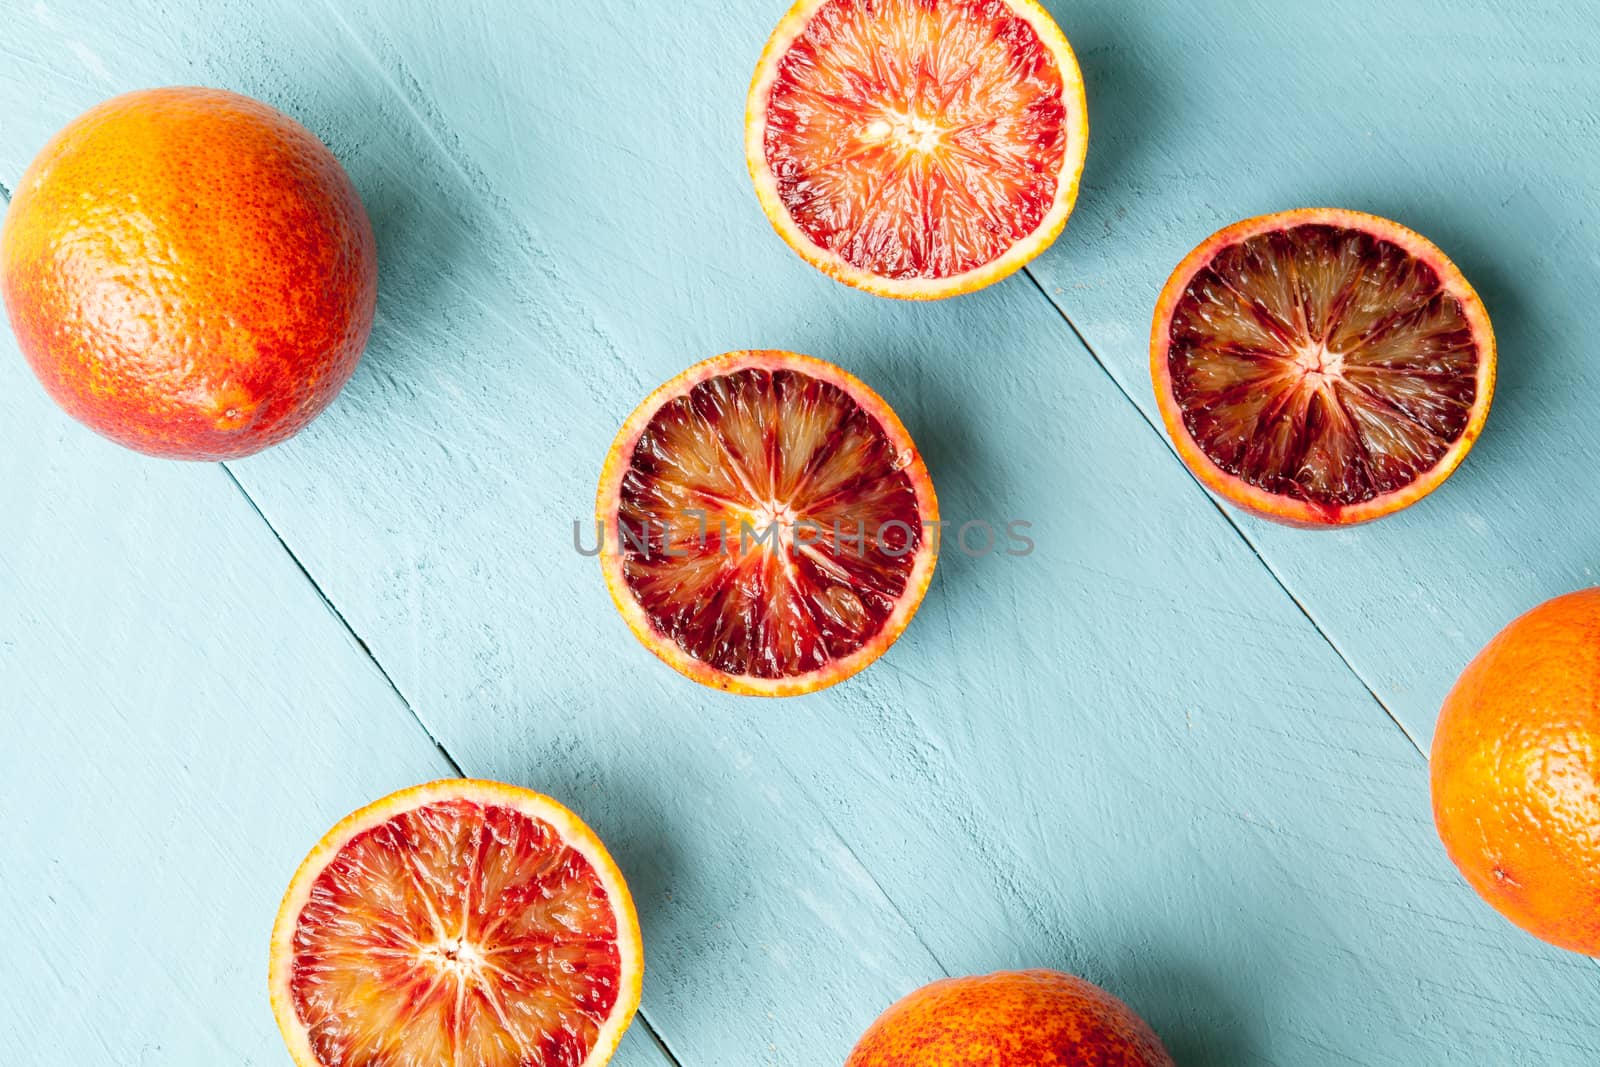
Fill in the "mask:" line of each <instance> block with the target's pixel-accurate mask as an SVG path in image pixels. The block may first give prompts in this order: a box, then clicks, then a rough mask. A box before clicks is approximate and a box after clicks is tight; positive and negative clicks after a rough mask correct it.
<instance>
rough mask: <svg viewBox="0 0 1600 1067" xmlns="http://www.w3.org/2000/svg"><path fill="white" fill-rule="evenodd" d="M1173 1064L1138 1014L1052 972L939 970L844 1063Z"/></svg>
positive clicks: (901, 1066)
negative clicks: (942, 975) (942, 974)
mask: <svg viewBox="0 0 1600 1067" xmlns="http://www.w3.org/2000/svg"><path fill="white" fill-rule="evenodd" d="M1002 1064H1003V1065H1004V1067H1174V1065H1173V1062H1172V1057H1171V1056H1169V1055H1168V1054H1167V1050H1166V1049H1165V1048H1164V1047H1162V1044H1161V1041H1160V1039H1159V1038H1157V1037H1156V1035H1155V1033H1154V1032H1152V1031H1151V1029H1150V1027H1149V1026H1147V1025H1146V1024H1145V1022H1144V1020H1143V1019H1141V1018H1139V1016H1137V1015H1135V1014H1134V1013H1133V1011H1132V1010H1131V1009H1130V1008H1129V1007H1128V1006H1127V1005H1126V1004H1124V1003H1122V1001H1120V1000H1118V999H1117V998H1116V997H1114V996H1112V995H1111V994H1110V993H1107V992H1106V991H1105V990H1103V989H1101V988H1099V987H1098V986H1095V985H1091V984H1090V983H1088V982H1085V981H1084V980H1083V979H1081V978H1074V977H1072V976H1071V975H1069V974H1062V973H1061V972H1059V971H1042V970H1041V971H1003V972H1001V973H998V974H991V975H988V976H986V977H980V978H946V979H944V980H942V981H938V982H934V983H932V984H931V985H926V986H923V987H922V988H921V989H919V990H917V991H916V992H914V993H912V994H911V995H910V996H908V997H906V998H905V999H903V1000H901V1001H900V1002H899V1003H897V1004H895V1005H894V1006H893V1007H891V1008H890V1009H889V1010H888V1011H886V1012H884V1013H883V1015H882V1016H880V1017H879V1018H878V1021H877V1022H875V1023H873V1024H872V1026H871V1027H870V1028H868V1030H867V1032H866V1033H865V1034H864V1035H862V1038H861V1041H860V1042H859V1043H858V1044H857V1045H856V1047H855V1050H854V1051H853V1052H851V1053H850V1058H849V1059H848V1060H846V1061H845V1067H997V1065H1002Z"/></svg>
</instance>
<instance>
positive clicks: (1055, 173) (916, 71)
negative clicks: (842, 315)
mask: <svg viewBox="0 0 1600 1067" xmlns="http://www.w3.org/2000/svg"><path fill="white" fill-rule="evenodd" d="M1088 144H1089V119H1088V107H1087V104H1086V102H1085V100H1084V93H1083V76H1082V74H1081V73H1080V71H1079V70H1078V61H1077V59H1076V58H1075V57H1074V56H1073V54H1072V47H1071V46H1070V45H1069V44H1068V43H1067V39H1066V37H1065V36H1063V35H1062V33H1061V29H1060V27H1058V26H1057V25H1056V24H1055V22H1054V20H1052V19H1051V18H1050V15H1049V13H1048V12H1047V11H1045V10H1044V8H1042V7H1040V6H1039V4H1038V3H1036V2H1035V0H800V2H799V3H797V4H796V5H795V6H794V8H793V9H791V10H790V12H789V14H788V15H787V16H786V17H785V18H784V19H783V21H782V22H781V23H779V25H778V28H777V30H775V31H774V32H773V34H772V38H771V40H769V41H768V42H767V47H766V51H765V52H764V53H763V54H762V56H761V62H760V64H759V65H758V66H757V69H756V75H755V80H754V82H753V84H752V85H751V87H750V98H749V103H748V106H747V109H746V112H745V157H746V160H747V162H748V163H749V165H750V174H751V176H752V177H753V178H754V179H755V185H756V192H757V194H758V195H759V197H760V199H761V205H762V207H763V209H764V210H765V211H766V213H767V217H768V218H769V219H770V220H771V221H772V224H773V226H775V227H776V228H777V230H778V233H780V234H781V235H782V236H783V239H784V240H785V241H787V242H788V243H789V245H790V246H791V247H792V248H794V249H795V251H797V252H799V253H800V255H801V256H803V257H804V258H805V259H806V260H807V261H808V262H810V263H811V264H812V265H813V266H815V267H817V268H818V269H819V270H822V271H823V272H825V273H827V274H830V275H832V276H833V277H835V278H837V279H839V280H840V281H843V282H846V283H848V284H850V285H854V286H857V287H858V288H862V289H866V290H869V291H870V292H874V293H877V294H879V295H880V296H893V297H903V298H907V299H915V300H929V299H936V298H938V297H945V296H952V295H955V294H957V293H965V292H969V291H971V290H973V289H978V288H981V287H982V286H985V285H988V284H990V283H991V282H994V281H997V280H998V279H1000V278H1003V277H1005V276H1006V275H1008V274H1010V273H1012V272H1013V271H1015V270H1017V269H1018V268H1020V267H1021V266H1022V265H1023V264H1024V263H1026V262H1028V260H1030V259H1032V258H1033V257H1034V256H1036V255H1038V254H1039V253H1040V252H1041V251H1043V250H1044V248H1045V247H1046V246H1048V245H1049V244H1050V242H1051V241H1053V240H1055V238H1056V235H1057V234H1059V233H1060V232H1061V227H1062V226H1063V225H1065V224H1066V221H1067V216H1068V215H1069V214H1071V213H1072V206H1073V203H1074V202H1075V201H1076V200H1077V196H1078V178H1079V176H1080V175H1081V174H1082V173H1083V160H1084V154H1085V152H1086V151H1087V148H1088Z"/></svg>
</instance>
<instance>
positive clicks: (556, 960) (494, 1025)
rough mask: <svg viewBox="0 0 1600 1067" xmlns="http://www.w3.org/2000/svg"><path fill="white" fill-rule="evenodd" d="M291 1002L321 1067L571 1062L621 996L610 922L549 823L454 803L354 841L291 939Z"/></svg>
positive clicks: (574, 1066)
mask: <svg viewBox="0 0 1600 1067" xmlns="http://www.w3.org/2000/svg"><path fill="white" fill-rule="evenodd" d="M293 966H294V969H293V977H292V980H291V991H292V994H293V1000H294V1007H295V1011H296V1013H297V1015H298V1016H299V1019H300V1022H301V1023H302V1024H303V1025H304V1026H305V1027H306V1029H307V1031H308V1032H309V1034H310V1037H311V1046H312V1048H313V1050H314V1051H315V1053H316V1056H317V1060H318V1062H319V1063H322V1064H326V1065H327V1067H439V1065H444V1064H461V1065H465V1064H472V1065H473V1067H501V1065H504V1067H578V1065H580V1064H582V1063H583V1061H584V1059H585V1058H586V1057H587V1055H588V1053H589V1050H590V1049H591V1048H593V1047H594V1044H595V1040H596V1038H597V1036H598V1034H599V1030H600V1027H601V1026H602V1025H603V1024H604V1022H605V1021H606V1018H607V1016H608V1015H609V1013H610V1011H611V1009H612V1007H613V1005H615V1003H616V1001H617V997H618V994H619V979H620V973H621V956H620V953H619V950H618V948H617V923H616V917H615V915H614V913H613V910H612V906H611V902H610V901H609V900H608V899H607V896H606V893H605V889H604V887H603V886H602V885H601V883H600V880H599V878H598V876H597V875H596V873H595V870H594V868H593V867H592V865H591V864H590V863H589V861H588V860H587V859H586V858H585V857H584V856H582V855H581V854H580V853H578V852H576V851H575V850H573V849H571V848H569V847H568V846H567V845H566V844H565V843H563V841H562V840H561V838H560V836H559V835H558V834H557V833H556V831H555V830H554V829H552V828H551V827H550V826H549V825H548V824H546V823H544V822H542V821H540V820H538V819H535V818H532V817H530V816H528V815H525V814H523V813H521V812H518V811H515V810H513V809H511V808H506V807H498V806H486V805H482V804H477V803H474V802H471V801H467V800H449V801H441V802H439V803H434V804H429V805H425V806H423V807H421V808H417V809H415V810H412V811H409V812H405V813H403V814H401V815H397V816H395V817H394V818H393V819H390V820H389V821H388V822H386V823H383V824H381V825H379V826H376V827H374V828H373V829H371V830H368V831H366V832H364V833H361V834H359V835H357V836H356V837H354V838H352V839H351V840H350V841H349V842H348V843H347V844H346V845H345V846H344V847H343V848H342V849H341V850H340V851H339V854H338V855H337V856H336V857H335V858H334V859H333V861H332V862H331V863H329V865H328V866H327V868H326V869H324V870H323V871H322V872H321V874H319V875H318V877H317V879H316V882H315V883H314V884H313V886H312V889H311V897H310V900H309V901H308V903H307V904H306V906H305V908H304V909H303V910H302V912H301V914H300V919H299V924H298V926H297V928H296V930H295V936H294V965H293Z"/></svg>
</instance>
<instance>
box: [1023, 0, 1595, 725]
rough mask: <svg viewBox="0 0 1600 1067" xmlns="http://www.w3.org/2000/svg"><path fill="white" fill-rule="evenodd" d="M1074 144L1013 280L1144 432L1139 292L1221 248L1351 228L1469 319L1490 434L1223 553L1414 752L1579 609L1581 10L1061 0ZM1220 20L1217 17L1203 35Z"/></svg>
mask: <svg viewBox="0 0 1600 1067" xmlns="http://www.w3.org/2000/svg"><path fill="white" fill-rule="evenodd" d="M1057 11H1058V13H1059V14H1060V17H1061V21H1062V24H1063V27H1064V28H1065V29H1066V31H1067V33H1068V34H1069V35H1070V36H1071V38H1072V40H1073V41H1074V42H1075V44H1076V45H1077V46H1078V47H1079V48H1080V53H1081V55H1082V56H1083V60H1084V65H1085V68H1086V76H1087V78H1088V80H1089V90H1090V93H1091V103H1090V110H1091V117H1092V118H1093V120H1094V123H1095V135H1096V136H1095V140H1094V142H1093V147H1092V148H1091V150H1090V158H1089V163H1088V167H1087V169H1086V173H1085V175H1084V183H1085V189H1084V195H1083V198H1082V199H1081V200H1080V201H1079V203H1080V208H1079V211H1078V212H1077V214H1076V217H1075V218H1074V219H1073V220H1072V223H1071V225H1070V227H1069V229H1068V230H1067V233H1066V236H1065V237H1064V238H1063V239H1062V240H1061V241H1059V242H1058V243H1057V244H1056V245H1055V246H1054V247H1053V248H1052V249H1051V250H1050V251H1049V252H1047V253H1046V254H1045V255H1044V256H1041V257H1040V258H1039V259H1038V260H1037V261H1035V263H1034V265H1033V268H1032V270H1033V273H1034V274H1035V276H1036V277H1037V278H1038V279H1039V281H1040V282H1041V283H1042V284H1043V285H1044V287H1045V288H1046V289H1047V290H1048V291H1049V292H1050V293H1051V295H1052V296H1053V297H1054V299H1055V300H1056V302H1057V303H1058V304H1059V305H1060V307H1061V308H1062V310H1063V312H1064V313H1065V314H1066V315H1067V316H1069V317H1070V318H1071V320H1072V322H1073V323H1074V324H1075V325H1076V326H1077V327H1078V329H1079V330H1080V331H1081V332H1082V334H1083V336H1084V337H1085V338H1086V339H1087V341H1088V343H1089V345H1090V346H1091V347H1092V348H1093V349H1094V351H1095V354H1096V355H1097V356H1098V357H1099V358H1100V359H1101V360H1102V361H1103V362H1104V363H1105V364H1106V366H1107V367H1108V369H1109V370H1110V372H1111V374H1112V375H1113V377H1115V378H1116V380H1117V384H1118V385H1119V386H1120V387H1121V388H1122V389H1123V390H1124V391H1125V392H1126V393H1127V394H1128V395H1129V396H1130V397H1131V398H1132V399H1133V400H1134V401H1135V402H1136V403H1137V404H1138V405H1139V407H1140V409H1141V410H1142V411H1144V412H1145V413H1146V415H1147V417H1149V418H1151V419H1153V420H1155V421H1156V422H1157V423H1158V424H1159V416H1158V415H1157V414H1156V411H1155V400H1154V397H1153V395H1152V392H1151V388H1150V373H1149V328H1150V317H1151V311H1152V309H1153V308H1154V306H1155V300H1156V294H1157V292H1158V291H1159V289H1160V287H1161V286H1162V284H1163V283H1164V282H1165V281H1166V277H1167V273H1168V272H1169V271H1170V270H1171V269H1172V267H1173V266H1174V265H1175V264H1176V263H1177V262H1178V260H1179V259H1180V258H1182V257H1183V256H1184V255H1185V254H1186V253H1187V252H1188V251H1189V249H1190V248H1192V247H1193V246H1194V245H1196V244H1198V243H1199V242H1200V241H1201V240H1202V239H1203V238H1205V237H1206V236H1207V235H1209V234H1210V233H1211V232H1212V231H1214V230H1216V229H1218V228H1220V227H1221V226H1223V225H1225V224H1227V223H1229V222H1232V221H1234V220H1235V219H1239V218H1245V217H1248V216H1251V215H1257V214H1261V213H1263V212H1267V211H1277V210H1281V209H1284V208H1291V207H1306V206H1321V205H1324V204H1327V205H1333V206H1338V207H1350V208H1357V209H1360V210H1365V211H1372V212H1375V213H1377V214H1380V215H1386V216H1388V217H1390V218H1394V219H1397V220H1399V221H1400V222H1403V223H1405V224H1407V225H1409V226H1411V227H1412V228H1413V229H1416V230H1418V231H1420V232H1422V233H1424V234H1426V235H1427V236H1428V237H1430V238H1431V239H1433V240H1434V241H1435V242H1437V243H1438V244H1439V245H1440V247H1442V248H1443V249H1444V250H1445V252H1446V253H1447V254H1448V255H1450V256H1451V257H1452V258H1453V259H1454V260H1455V262H1456V264H1457V265H1458V266H1460V267H1461V269H1462V270H1463V272H1465V273H1466V275H1467V277H1468V278H1469V280H1470V281H1471V282H1472V283H1473V285H1474V287H1476V288H1477V289H1478V291H1479V293H1480V295H1481V296H1482V297H1483V299H1484V302H1485V304H1486V306H1487V308H1488V311H1489V315H1490V317H1491V318H1492V320H1493V322H1494V325H1495V332H1496V335H1497V339H1498V342H1499V348H1500V380H1499V385H1498V388H1497V391H1496V398H1495V408H1494V410H1493V412H1492V413H1491V414H1490V417H1489V424H1488V427H1487V428H1486V430H1485V431H1484V437H1483V439H1482V440H1481V441H1480V442H1479V443H1478V445H1477V447H1476V448H1474V450H1473V452H1472V455H1471V456H1470V457H1469V458H1468V460H1467V462H1466V463H1465V465H1464V466H1463V467H1462V469H1461V470H1460V471H1458V472H1457V476H1455V477H1452V478H1451V480H1450V482H1449V483H1448V484H1447V485H1446V486H1445V487H1444V488H1443V489H1442V490H1440V491H1439V492H1438V493H1436V494H1435V495H1434V496H1433V497H1431V498H1430V499H1428V500H1427V501H1425V502H1424V503H1423V504H1421V505H1420V506H1418V507H1415V508H1413V509H1411V510H1410V511H1408V512H1405V513H1403V514H1401V515H1398V516H1396V517H1394V518H1392V519H1390V520H1387V521H1384V522H1380V523H1376V524H1374V525H1371V526H1367V527H1363V528H1361V529H1358V530H1352V531H1348V532H1342V533H1338V534H1335V535H1333V536H1331V537H1307V536H1304V535H1302V534H1301V533H1299V532H1296V531H1289V530H1284V529H1280V528H1277V527H1275V526H1272V525H1271V524H1268V523H1264V522H1261V521H1259V520H1253V519H1250V518H1247V517H1243V516H1235V521H1237V522H1238V524H1239V526H1240V528H1241V531H1242V533H1243V535H1244V536H1245V537H1246V538H1247V539H1248V540H1249V541H1250V543H1251V544H1252V545H1253V546H1254V547H1255V548H1256V549H1257V551H1259V552H1260V553H1261V554H1262V556H1263V557H1264V559H1265V560H1266V562H1267V563H1268V565H1269V566H1271V568H1272V569H1273V571H1274V572H1275V573H1276V574H1277V575H1278V576H1279V577H1280V578H1281V579H1282V581H1283V582H1284V584H1285V585H1286V587H1287V588H1288V589H1289V591H1290V592H1291V593H1292V594H1293V595H1294V596H1295V597H1296V598H1297V599H1298V600H1299V601H1300V602H1301V603H1302V604H1304V605H1305V608H1306V610H1307V611H1308V612H1309V613H1310V614H1311V616H1312V617H1313V618H1314V619H1316V621H1317V624H1318V625H1319V626H1320V627H1321V628H1322V630H1323V631H1324V632H1325V633H1326V634H1327V635H1328V638H1329V640H1330V641H1332V642H1333V644H1335V645H1336V646H1337V647H1338V648H1339V649H1340V651H1341V653H1342V654H1343V655H1344V656H1345V657H1346V658H1347V659H1348V660H1349V661H1350V663H1351V664H1352V665H1353V667H1354V668H1355V670H1356V671H1357V672H1358V673H1359V674H1360V675H1361V677H1362V679H1363V680H1364V681H1365V683H1366V684H1367V685H1368V686H1369V687H1370V688H1371V689H1372V690H1373V692H1374V693H1375V694H1376V695H1377V696H1378V698H1379V699H1380V700H1382V701H1383V703H1384V705H1385V706H1386V707H1387V708H1388V709H1389V710H1390V711H1391V712H1392V713H1393V714H1394V715H1395V717H1396V718H1397V719H1398V720H1399V721H1400V722H1401V723H1402V724H1404V727H1405V729H1406V731H1407V733H1409V734H1410V735H1411V736H1412V737H1413V738H1414V739H1415V740H1416V742H1417V744H1418V745H1419V746H1421V747H1422V748H1423V749H1424V750H1425V749H1426V748H1427V746H1428V745H1429V744H1430V743H1431V740H1432V736H1433V721H1434V717H1435V716H1436V715H1437V713H1438V710H1439V704H1440V701H1441V699H1442V698H1443V695H1444V693H1445V692H1447V691H1448V689H1449V687H1450V684H1451V683H1452V682H1453V681H1454V680H1455V676H1456V673H1457V672H1458V671H1459V670H1460V668H1461V666H1462V665H1463V664H1465V663H1466V662H1467V661H1468V660H1469V659H1471V658H1472V656H1473V655H1474V654H1475V653H1476V652H1477V650H1478V649H1479V648H1481V647H1482V646H1483V644H1484V642H1486V641H1487V640H1488V639H1489V638H1490V637H1491V636H1493V635H1494V633H1496V632H1497V631H1498V630H1499V629H1500V627H1502V626H1503V625H1505V623H1506V622H1508V621H1509V620H1510V619H1512V618H1514V617H1515V616H1517V615H1519V614H1521V613H1522V612H1524V611H1526V610H1527V609H1528V608H1530V607H1532V606H1533V605H1535V604H1537V603H1539V602H1541V601H1543V600H1546V599H1548V598H1549V597H1552V596H1556V595H1558V594H1560V593H1565V592H1570V591H1571V590H1573V589H1579V588H1584V587H1586V586H1591V585H1595V584H1600V571H1597V569H1596V565H1597V563H1600V532H1597V531H1600V525H1597V523H1596V521H1595V514H1596V497H1595V492H1594V486H1595V485H1596V484H1597V476H1596V473H1595V463H1594V459H1593V456H1594V453H1595V450H1596V447H1597V446H1600V428H1597V423H1596V420H1595V418H1594V415H1593V406H1594V398H1595V396H1596V395H1597V394H1600V362H1597V361H1596V360H1595V358H1594V344H1593V340H1592V334H1593V329H1592V327H1591V325H1590V323H1589V315H1588V311H1587V308H1588V306H1589V304H1591V303H1592V300H1593V294H1594V291H1595V284H1596V273H1597V267H1600V229H1597V228H1596V224H1595V218H1596V216H1597V215H1600V185H1597V184H1596V182H1595V179H1594V175H1595V173H1596V169H1597V167H1600V138H1597V137H1596V130H1597V128H1600V115H1597V112H1596V110H1595V106H1596V105H1595V101H1596V100H1600V66H1596V64H1595V63H1594V61H1593V42H1594V41H1595V40H1597V39H1600V7H1596V6H1594V5H1592V4H1590V5H1577V6H1565V5H1557V4H1551V3H1544V2H1536V3H1525V4H1499V3H1460V2H1453V3H1427V4H1415V3H1381V2H1367V0H1343V2H1339V3H1333V4H1326V5H1318V6H1317V7H1315V8H1314V9H1313V8H1312V7H1309V6H1302V5H1293V7H1292V8H1291V9H1290V10H1285V5H1282V4H1275V3H1269V2H1264V0H1240V2H1237V3H1228V4H1215V3H1212V4H1204V3H1202V4H1195V3H1186V2H1183V0H1153V2H1142V3H1139V4H1133V5H1130V4H1127V3H1124V2H1122V0H1074V2H1072V3H1070V4H1069V3H1061V4H1060V5H1058V7H1057ZM1224 12H1225V17H1224V16H1223V14H1222V13H1224Z"/></svg>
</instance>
